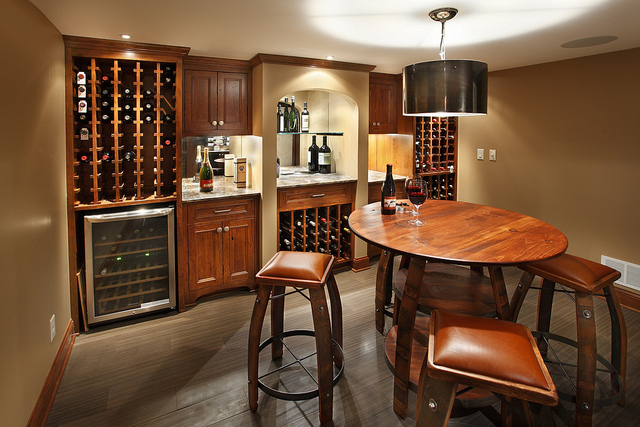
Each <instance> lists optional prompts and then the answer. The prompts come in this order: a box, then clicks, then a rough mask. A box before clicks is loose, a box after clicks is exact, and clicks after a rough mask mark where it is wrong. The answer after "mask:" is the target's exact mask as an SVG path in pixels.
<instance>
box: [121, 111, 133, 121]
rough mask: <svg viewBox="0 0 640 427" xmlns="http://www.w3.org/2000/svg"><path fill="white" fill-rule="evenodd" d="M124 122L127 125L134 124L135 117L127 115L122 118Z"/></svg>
mask: <svg viewBox="0 0 640 427" xmlns="http://www.w3.org/2000/svg"><path fill="white" fill-rule="evenodd" d="M122 120H123V121H124V122H125V123H133V115H131V114H129V113H126V114H125V115H124V116H122Z"/></svg>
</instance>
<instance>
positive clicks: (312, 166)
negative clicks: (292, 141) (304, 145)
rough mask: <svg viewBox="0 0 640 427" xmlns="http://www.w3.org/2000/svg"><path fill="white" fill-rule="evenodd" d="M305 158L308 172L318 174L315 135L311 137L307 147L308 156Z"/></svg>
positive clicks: (317, 153)
mask: <svg viewBox="0 0 640 427" xmlns="http://www.w3.org/2000/svg"><path fill="white" fill-rule="evenodd" d="M307 157H308V159H307V164H308V166H309V172H318V159H319V148H318V145H317V144H316V136H315V135H311V145H310V146H309V155H308V156H307Z"/></svg>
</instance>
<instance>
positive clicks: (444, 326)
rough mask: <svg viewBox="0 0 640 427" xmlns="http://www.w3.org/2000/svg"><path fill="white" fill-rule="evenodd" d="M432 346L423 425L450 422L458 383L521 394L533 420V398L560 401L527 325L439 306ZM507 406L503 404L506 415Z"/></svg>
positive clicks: (421, 396)
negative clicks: (530, 407) (454, 311)
mask: <svg viewBox="0 0 640 427" xmlns="http://www.w3.org/2000/svg"><path fill="white" fill-rule="evenodd" d="M430 323H431V324H430V328H429V349H428V353H427V357H425V360H424V362H423V365H422V370H421V372H420V382H419V384H418V400H417V407H416V425H417V426H446V425H447V422H448V420H449V416H450V414H451V408H452V406H453V401H454V399H455V395H456V389H457V387H458V384H464V385H466V386H471V387H478V388H481V389H484V390H488V391H491V392H494V393H498V394H501V395H503V396H508V397H512V398H516V399H519V400H520V401H521V403H522V405H521V407H522V408H523V409H524V413H523V414H522V415H523V416H524V418H525V420H526V423H527V424H528V425H533V418H532V416H531V413H530V411H529V402H534V403H539V404H542V405H556V404H557V403H558V394H557V392H556V388H555V385H554V384H553V381H552V380H551V376H550V375H549V372H548V371H547V367H546V366H545V364H544V361H543V360H542V356H541V355H540V352H539V351H538V348H537V347H536V343H535V341H534V339H533V336H532V335H531V332H530V331H529V329H527V327H526V326H523V325H519V324H517V323H513V322H508V321H505V320H498V319H491V318H487V317H477V316H469V315H465V314H457V313H451V312H446V311H441V310H434V311H433V312H432V313H431V322H430ZM505 408H506V406H505V405H503V414H502V416H503V420H505V419H506V420H509V418H505V416H506V413H505Z"/></svg>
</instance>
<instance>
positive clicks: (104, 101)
mask: <svg viewBox="0 0 640 427" xmlns="http://www.w3.org/2000/svg"><path fill="white" fill-rule="evenodd" d="M100 107H101V108H111V99H110V98H102V100H101V101H100Z"/></svg>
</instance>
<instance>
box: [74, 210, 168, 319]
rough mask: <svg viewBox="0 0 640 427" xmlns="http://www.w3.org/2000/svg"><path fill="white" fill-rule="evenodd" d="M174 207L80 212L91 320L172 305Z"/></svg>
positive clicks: (88, 309)
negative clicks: (84, 214)
mask: <svg viewBox="0 0 640 427" xmlns="http://www.w3.org/2000/svg"><path fill="white" fill-rule="evenodd" d="M174 221H175V220H174V209H173V207H162V208H153V209H147V208H142V209H137V210H131V211H126V212H119V213H108V214H103V215H87V216H85V217H84V231H85V233H84V234H85V266H86V287H87V291H86V292H87V323H88V324H89V325H92V324H95V323H101V322H105V321H110V320H114V319H120V318H124V317H130V316H135V315H138V314H142V313H148V312H152V311H157V310H162V309H168V308H175V305H176V304H175V301H176V279H175V236H174V224H175V222H174Z"/></svg>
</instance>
